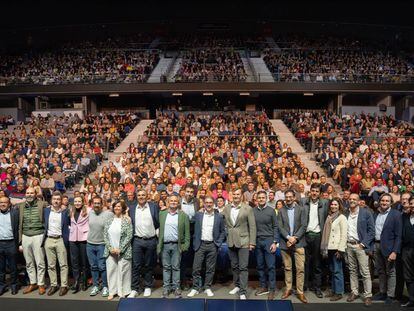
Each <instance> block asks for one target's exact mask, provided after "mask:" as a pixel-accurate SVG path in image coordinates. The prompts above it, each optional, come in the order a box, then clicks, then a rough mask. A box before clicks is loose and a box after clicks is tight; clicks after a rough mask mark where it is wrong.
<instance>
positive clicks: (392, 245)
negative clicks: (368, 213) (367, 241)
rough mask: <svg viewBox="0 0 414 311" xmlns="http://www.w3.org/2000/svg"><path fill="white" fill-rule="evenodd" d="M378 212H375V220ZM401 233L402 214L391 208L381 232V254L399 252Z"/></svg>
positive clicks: (386, 254)
mask: <svg viewBox="0 0 414 311" xmlns="http://www.w3.org/2000/svg"><path fill="white" fill-rule="evenodd" d="M377 217H378V214H375V221H376V220H377ZM401 234H402V215H401V213H400V212H399V211H397V210H396V209H393V208H391V209H390V211H389V212H388V216H387V219H386V220H385V223H384V227H383V228H382V232H381V239H380V246H381V253H382V255H383V256H389V255H390V254H391V253H392V252H395V253H397V254H398V253H400V250H401Z"/></svg>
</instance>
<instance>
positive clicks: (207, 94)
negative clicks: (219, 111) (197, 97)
mask: <svg viewBox="0 0 414 311" xmlns="http://www.w3.org/2000/svg"><path fill="white" fill-rule="evenodd" d="M203 95H204V96H213V95H214V94H213V93H210V92H206V93H203Z"/></svg>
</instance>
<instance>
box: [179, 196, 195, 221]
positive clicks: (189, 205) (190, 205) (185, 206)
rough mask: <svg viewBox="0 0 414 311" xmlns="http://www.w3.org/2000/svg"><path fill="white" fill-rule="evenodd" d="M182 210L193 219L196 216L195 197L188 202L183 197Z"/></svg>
mask: <svg viewBox="0 0 414 311" xmlns="http://www.w3.org/2000/svg"><path fill="white" fill-rule="evenodd" d="M181 210H182V211H183V212H184V213H186V214H187V216H188V218H189V219H190V221H191V220H193V218H194V216H195V209H194V199H193V200H192V201H191V202H186V201H185V199H182V200H181Z"/></svg>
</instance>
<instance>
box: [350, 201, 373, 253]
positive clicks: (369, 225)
mask: <svg viewBox="0 0 414 311" xmlns="http://www.w3.org/2000/svg"><path fill="white" fill-rule="evenodd" d="M348 215H349V210H348V211H347V215H346V216H347V217H348ZM357 231H358V238H359V242H360V243H362V244H364V246H365V252H366V253H370V252H373V251H374V240H375V223H374V217H373V216H372V213H371V211H370V210H368V208H361V207H360V208H359V213H358V223H357Z"/></svg>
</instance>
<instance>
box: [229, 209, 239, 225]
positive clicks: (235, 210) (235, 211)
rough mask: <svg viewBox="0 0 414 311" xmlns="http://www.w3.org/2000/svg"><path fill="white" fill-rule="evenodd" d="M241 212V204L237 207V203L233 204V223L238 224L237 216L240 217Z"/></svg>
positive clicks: (231, 212) (231, 214)
mask: <svg viewBox="0 0 414 311" xmlns="http://www.w3.org/2000/svg"><path fill="white" fill-rule="evenodd" d="M239 213H240V205H239V206H237V207H236V206H235V205H232V206H231V211H230V217H231V222H232V223H233V225H235V224H236V221H237V217H239Z"/></svg>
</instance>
